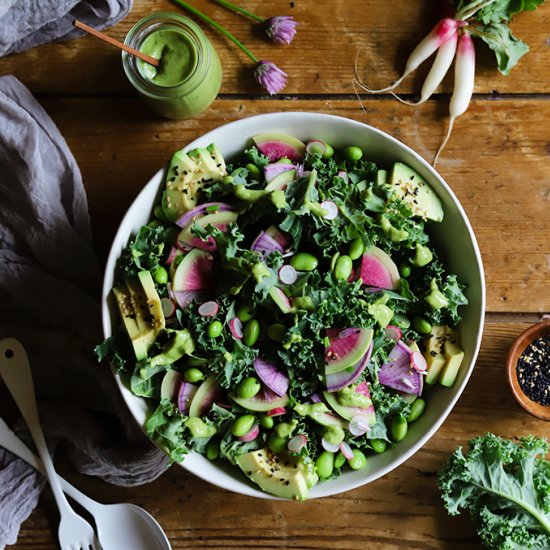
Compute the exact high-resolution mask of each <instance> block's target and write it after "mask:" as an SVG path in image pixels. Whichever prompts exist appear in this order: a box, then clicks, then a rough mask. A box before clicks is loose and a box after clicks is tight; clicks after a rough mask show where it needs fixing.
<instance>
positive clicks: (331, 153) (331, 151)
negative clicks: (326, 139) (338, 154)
mask: <svg viewBox="0 0 550 550" xmlns="http://www.w3.org/2000/svg"><path fill="white" fill-rule="evenodd" d="M325 147H326V149H325V152H324V153H323V155H322V157H323V158H324V159H331V158H332V157H333V156H334V149H333V148H332V145H330V144H329V143H325Z"/></svg>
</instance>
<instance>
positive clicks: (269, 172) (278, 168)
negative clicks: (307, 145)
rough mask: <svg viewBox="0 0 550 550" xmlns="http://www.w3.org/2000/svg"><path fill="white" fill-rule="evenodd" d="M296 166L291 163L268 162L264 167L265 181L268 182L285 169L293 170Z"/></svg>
mask: <svg viewBox="0 0 550 550" xmlns="http://www.w3.org/2000/svg"><path fill="white" fill-rule="evenodd" d="M295 168H296V166H294V165H293V164H268V165H267V166H265V167H264V177H265V182H266V183H270V182H271V181H273V180H274V179H275V178H276V177H277V176H278V175H279V174H282V173H283V172H286V171H287V170H294V169H295Z"/></svg>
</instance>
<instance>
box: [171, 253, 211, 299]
mask: <svg viewBox="0 0 550 550" xmlns="http://www.w3.org/2000/svg"><path fill="white" fill-rule="evenodd" d="M215 270H216V263H215V261H214V257H213V256H212V254H210V253H208V252H205V251H204V250H199V249H194V250H191V251H190V252H189V253H188V254H186V255H185V256H184V258H183V260H181V262H180V264H179V265H178V267H177V269H176V271H175V272H174V276H173V278H172V290H173V291H174V292H180V291H185V290H206V289H210V288H212V287H213V286H214V283H215V279H214V275H215Z"/></svg>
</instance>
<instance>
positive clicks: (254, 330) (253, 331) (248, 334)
mask: <svg viewBox="0 0 550 550" xmlns="http://www.w3.org/2000/svg"><path fill="white" fill-rule="evenodd" d="M259 337H260V323H258V320H257V319H250V321H248V323H246V326H245V327H244V332H243V342H244V343H245V344H246V345H247V346H253V345H254V344H255V343H256V342H257V341H258V338H259Z"/></svg>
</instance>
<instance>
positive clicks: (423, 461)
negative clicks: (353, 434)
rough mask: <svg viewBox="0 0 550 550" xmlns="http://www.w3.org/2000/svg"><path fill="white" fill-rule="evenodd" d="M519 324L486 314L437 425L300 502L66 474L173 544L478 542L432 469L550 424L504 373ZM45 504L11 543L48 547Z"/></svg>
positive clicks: (446, 545) (181, 483) (50, 532)
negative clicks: (329, 493) (371, 466)
mask: <svg viewBox="0 0 550 550" xmlns="http://www.w3.org/2000/svg"><path fill="white" fill-rule="evenodd" d="M527 326H529V325H528V324H527V323H516V322H511V323H499V322H489V323H487V326H486V329H485V335H484V339H483V344H482V350H481V354H480V356H479V359H478V362H477V365H476V367H475V369H474V373H473V375H472V378H471V379H470V382H469V383H468V386H467V387H466V390H465V391H464V394H463V396H462V397H461V399H460V400H459V402H458V404H457V405H456V406H455V408H454V410H453V412H452V413H451V415H450V416H449V417H448V419H447V420H446V421H445V423H444V424H443V426H442V427H441V428H440V429H439V431H438V432H437V433H436V435H435V436H434V437H433V438H432V439H431V440H430V441H429V442H428V443H427V444H426V445H425V446H424V448H423V449H422V450H420V451H419V452H418V453H417V454H415V455H414V456H413V457H412V458H411V459H409V460H408V461H407V462H406V463H405V464H403V465H402V466H400V467H399V468H397V469H396V470H394V471H393V472H391V473H390V474H388V475H386V476H384V477H383V478H381V479H379V480H377V481H375V482H373V483H371V484H369V485H367V486H365V487H361V488H358V489H355V490H354V491H350V492H348V493H344V494H341V495H337V496H334V497H330V498H325V499H321V500H313V501H308V502H305V503H294V502H280V501H266V500H258V499H253V498H249V497H243V496H240V495H236V494H232V493H228V492H226V491H224V490H222V489H219V488H216V487H213V486H210V485H207V484H206V483H204V482H202V481H200V480H198V479H196V478H194V477H193V476H191V475H190V474H188V473H186V472H185V471H184V470H183V469H181V468H179V467H173V468H171V469H170V470H169V471H167V472H166V473H165V474H164V475H163V476H162V477H160V478H159V479H158V480H157V481H155V482H154V483H151V484H149V485H147V486H144V487H137V488H133V489H123V488H114V487H111V486H108V485H106V484H104V483H102V482H100V481H97V480H94V479H91V478H85V477H84V476H80V475H76V474H74V473H71V472H70V470H69V472H68V478H69V479H70V480H71V481H72V482H74V483H75V484H76V485H77V486H78V487H79V488H81V489H82V490H84V491H85V492H86V493H87V494H89V495H90V496H91V497H92V498H95V499H98V500H100V501H103V502H117V501H119V502H120V501H128V502H134V503H136V504H138V505H140V506H144V507H145V508H146V509H147V510H148V511H149V512H151V513H152V514H154V515H155V516H156V517H157V518H158V519H159V520H160V522H161V523H162V525H163V527H164V528H165V529H166V531H167V534H168V536H169V538H170V540H171V542H172V547H173V548H174V550H180V549H197V548H208V549H220V550H221V549H225V548H245V547H246V548H256V549H259V550H269V549H273V548H295V549H300V550H315V549H319V550H325V549H326V550H332V549H338V550H357V549H358V548H368V549H369V550H377V549H395V550H397V549H403V548H407V549H409V548H422V549H430V550H435V549H442V550H443V549H444V550H454V549H456V550H474V549H478V548H481V545H480V542H479V540H478V538H477V536H476V535H475V533H474V530H473V527H472V525H471V523H470V521H469V519H468V517H467V516H466V515H464V514H463V515H462V516H460V517H449V516H447V514H446V512H445V510H444V508H443V505H442V503H441V500H440V496H439V491H438V489H437V484H436V473H437V471H438V470H439V469H440V468H441V467H442V465H443V464H444V462H445V461H446V460H447V458H448V457H449V455H450V453H451V452H452V450H453V449H454V448H455V447H456V446H457V445H464V444H465V443H466V442H467V441H468V440H469V439H471V438H472V437H474V436H476V435H479V434H482V433H484V432H486V431H492V432H494V433H497V434H501V435H504V436H506V437H519V436H521V435H525V434H528V433H532V434H535V435H538V436H543V437H550V424H549V423H548V422H544V421H541V420H538V419H536V418H534V417H532V416H529V415H528V414H527V413H526V412H524V411H523V409H521V408H520V407H519V406H518V405H517V404H516V402H515V401H514V398H513V397H512V394H511V392H510V390H509V388H508V385H507V381H506V376H505V369H504V363H505V359H506V353H507V351H508V348H509V347H510V345H511V344H512V342H513V340H514V338H515V337H516V336H517V335H518V334H519V333H520V332H521V331H523V330H524V329H525V328H526V327H527ZM52 510H53V502H52V501H51V497H50V496H49V493H48V492H46V493H45V494H44V496H43V498H42V502H41V504H40V506H39V508H38V510H37V511H36V512H35V513H34V514H33V515H32V517H31V519H30V520H29V521H27V522H26V523H25V524H24V527H23V529H22V530H21V535H20V538H19V542H18V544H17V548H18V549H21V550H37V549H39V550H50V549H54V548H56V546H55V543H54V542H53V541H54V538H55V535H54V533H55V521H56V518H55V515H54V514H53V513H52ZM48 541H50V542H48Z"/></svg>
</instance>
